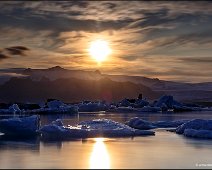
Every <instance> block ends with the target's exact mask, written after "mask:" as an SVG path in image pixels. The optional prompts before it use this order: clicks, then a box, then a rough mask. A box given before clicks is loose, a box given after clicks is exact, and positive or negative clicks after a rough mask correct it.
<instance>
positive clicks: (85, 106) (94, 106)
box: [78, 102, 108, 112]
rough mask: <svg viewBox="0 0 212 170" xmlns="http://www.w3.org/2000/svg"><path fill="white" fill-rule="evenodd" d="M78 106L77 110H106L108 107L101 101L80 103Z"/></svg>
mask: <svg viewBox="0 0 212 170" xmlns="http://www.w3.org/2000/svg"><path fill="white" fill-rule="evenodd" d="M78 107H79V112H98V111H106V110H107V109H108V106H107V105H106V104H104V103H101V102H97V103H92V102H89V103H80V104H79V105H78Z"/></svg>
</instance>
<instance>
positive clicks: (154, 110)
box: [138, 106, 162, 112]
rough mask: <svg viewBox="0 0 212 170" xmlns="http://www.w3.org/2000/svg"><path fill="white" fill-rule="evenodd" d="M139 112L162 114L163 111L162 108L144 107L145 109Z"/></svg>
mask: <svg viewBox="0 0 212 170" xmlns="http://www.w3.org/2000/svg"><path fill="white" fill-rule="evenodd" d="M138 111H139V112H161V111H162V109H161V108H160V107H152V106H144V107H143V108H141V109H139V110H138Z"/></svg>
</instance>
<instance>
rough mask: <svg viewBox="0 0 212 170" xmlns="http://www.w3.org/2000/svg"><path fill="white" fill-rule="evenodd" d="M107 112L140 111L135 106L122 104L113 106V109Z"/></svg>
mask: <svg viewBox="0 0 212 170" xmlns="http://www.w3.org/2000/svg"><path fill="white" fill-rule="evenodd" d="M107 112H116V113H131V112H138V109H136V108H133V107H131V106H128V107H124V106H120V107H114V108H111V109H109V110H107Z"/></svg>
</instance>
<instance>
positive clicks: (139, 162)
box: [0, 112, 212, 169]
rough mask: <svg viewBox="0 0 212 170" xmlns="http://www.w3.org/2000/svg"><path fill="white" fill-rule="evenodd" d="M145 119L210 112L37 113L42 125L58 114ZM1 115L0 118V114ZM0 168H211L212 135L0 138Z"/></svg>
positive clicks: (160, 132)
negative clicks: (209, 137) (56, 139)
mask: <svg viewBox="0 0 212 170" xmlns="http://www.w3.org/2000/svg"><path fill="white" fill-rule="evenodd" d="M135 116H137V117H141V118H143V119H145V120H149V121H158V120H180V119H193V118H201V119H212V112H187V113H167V114H155V113H154V114H149V113H148V114H133V113H104V112H102V113H80V114H78V115H42V116H41V121H42V124H47V123H50V122H51V121H53V120H56V119H58V118H60V119H62V120H63V121H64V122H65V124H66V125H67V124H70V125H74V124H76V123H78V122H79V121H83V120H91V119H96V118H109V119H113V120H115V121H119V122H125V121H128V120H129V119H130V118H131V117H135ZM0 118H3V117H0ZM0 168H21V169H23V168H40V169H43V168H61V169H67V168H69V169H70V168H73V169H78V168H85V169H89V168H91V169H94V168H107V169H109V168H121V169H123V168H139V169H142V168H154V169H155V168H161V169H163V168H201V169H202V168H208V169H211V168H212V140H199V139H191V138H185V137H183V136H182V135H177V134H175V133H172V132H168V131H166V130H165V129H157V130H156V135H155V136H149V137H134V138H94V139H83V140H82V139H80V140H73V141H65V142H47V141H40V140H39V139H31V140H18V141H17V140H16V141H15V140H9V139H8V140H0Z"/></svg>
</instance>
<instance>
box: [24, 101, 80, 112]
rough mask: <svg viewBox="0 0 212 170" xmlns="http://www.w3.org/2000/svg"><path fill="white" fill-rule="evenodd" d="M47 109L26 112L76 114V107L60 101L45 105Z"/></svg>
mask: <svg viewBox="0 0 212 170" xmlns="http://www.w3.org/2000/svg"><path fill="white" fill-rule="evenodd" d="M47 106H48V108H40V109H33V110H27V111H26V113H30V114H49V113H56V114H57V113H71V114H74V113H78V106H74V105H71V104H69V105H68V104H64V103H63V102H61V101H60V100H53V101H50V102H48V103H47Z"/></svg>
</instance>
